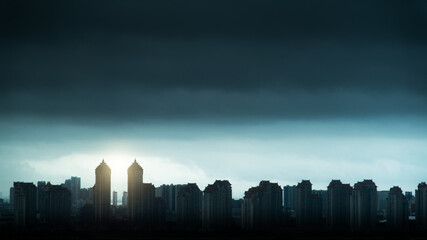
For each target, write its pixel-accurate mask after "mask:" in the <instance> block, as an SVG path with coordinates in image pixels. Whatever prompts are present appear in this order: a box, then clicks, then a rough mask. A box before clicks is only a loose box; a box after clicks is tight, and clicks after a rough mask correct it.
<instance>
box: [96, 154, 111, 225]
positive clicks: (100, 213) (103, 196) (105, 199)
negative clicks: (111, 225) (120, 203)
mask: <svg viewBox="0 0 427 240" xmlns="http://www.w3.org/2000/svg"><path fill="white" fill-rule="evenodd" d="M95 175H96V182H95V186H94V187H93V193H94V196H93V200H94V207H95V222H96V223H97V224H103V223H107V222H109V220H110V210H111V209H110V208H111V169H110V167H108V165H107V164H106V163H105V162H104V160H102V162H101V164H99V165H98V167H97V168H96V169H95Z"/></svg>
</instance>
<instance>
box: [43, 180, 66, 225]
mask: <svg viewBox="0 0 427 240" xmlns="http://www.w3.org/2000/svg"><path fill="white" fill-rule="evenodd" d="M39 203H40V220H41V221H42V222H44V223H47V224H50V225H58V224H59V225H61V224H67V223H68V222H69V220H70V216H71V192H70V191H69V190H68V189H66V188H64V187H61V186H60V185H51V184H50V183H49V182H48V183H47V185H45V186H44V187H43V188H42V189H41V192H40V199H39Z"/></svg>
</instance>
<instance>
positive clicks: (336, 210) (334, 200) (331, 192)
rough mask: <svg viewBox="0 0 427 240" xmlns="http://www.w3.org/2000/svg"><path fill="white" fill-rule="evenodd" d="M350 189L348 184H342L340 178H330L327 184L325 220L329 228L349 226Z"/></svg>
mask: <svg viewBox="0 0 427 240" xmlns="http://www.w3.org/2000/svg"><path fill="white" fill-rule="evenodd" d="M352 190H353V188H352V187H351V186H350V184H342V183H341V181H340V180H332V181H331V183H330V184H329V186H328V197H327V207H326V208H327V215H326V221H327V224H328V226H329V227H330V228H334V229H342V228H344V229H345V228H349V227H350V198H351V192H352Z"/></svg>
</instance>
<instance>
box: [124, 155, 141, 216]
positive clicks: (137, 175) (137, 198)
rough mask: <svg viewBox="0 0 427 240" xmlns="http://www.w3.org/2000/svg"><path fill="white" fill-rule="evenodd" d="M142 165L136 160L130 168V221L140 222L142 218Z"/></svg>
mask: <svg viewBox="0 0 427 240" xmlns="http://www.w3.org/2000/svg"><path fill="white" fill-rule="evenodd" d="M142 174H143V169H142V167H141V166H140V165H139V164H138V163H137V162H136V159H135V161H134V162H133V163H132V165H131V166H130V167H129V168H128V202H127V205H128V210H129V222H130V223H131V224H136V223H140V222H141V220H142Z"/></svg>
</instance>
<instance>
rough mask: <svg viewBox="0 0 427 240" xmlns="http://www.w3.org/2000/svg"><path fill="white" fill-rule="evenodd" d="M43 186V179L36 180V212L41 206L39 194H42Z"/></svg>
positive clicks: (44, 183) (44, 184)
mask: <svg viewBox="0 0 427 240" xmlns="http://www.w3.org/2000/svg"><path fill="white" fill-rule="evenodd" d="M44 186H46V182H45V181H38V182H37V212H40V207H41V202H40V198H41V194H42V188H43V187H44Z"/></svg>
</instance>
